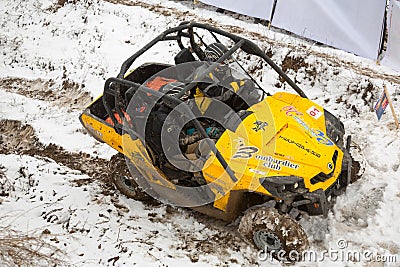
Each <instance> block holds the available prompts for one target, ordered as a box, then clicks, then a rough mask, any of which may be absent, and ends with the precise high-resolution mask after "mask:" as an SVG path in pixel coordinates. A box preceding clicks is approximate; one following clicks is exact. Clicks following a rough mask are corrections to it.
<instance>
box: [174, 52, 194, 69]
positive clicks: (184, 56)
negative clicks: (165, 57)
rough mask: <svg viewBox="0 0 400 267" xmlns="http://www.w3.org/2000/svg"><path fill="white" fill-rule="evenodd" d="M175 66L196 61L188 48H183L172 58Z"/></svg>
mask: <svg viewBox="0 0 400 267" xmlns="http://www.w3.org/2000/svg"><path fill="white" fill-rule="evenodd" d="M174 60H175V64H176V65H178V64H182V63H186V62H192V61H196V59H195V58H194V56H193V54H192V53H191V52H190V51H189V49H188V48H184V49H182V50H181V51H179V53H178V54H177V55H176V56H175V57H174Z"/></svg>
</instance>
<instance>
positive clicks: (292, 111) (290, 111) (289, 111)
mask: <svg viewBox="0 0 400 267" xmlns="http://www.w3.org/2000/svg"><path fill="white" fill-rule="evenodd" d="M282 110H283V111H285V113H286V116H289V117H292V116H293V115H298V116H303V113H301V112H300V111H297V109H296V108H295V107H293V106H285V107H283V108H282Z"/></svg>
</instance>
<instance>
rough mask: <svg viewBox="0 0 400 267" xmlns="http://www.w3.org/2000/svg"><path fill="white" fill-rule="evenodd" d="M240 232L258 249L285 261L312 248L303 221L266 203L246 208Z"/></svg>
mask: <svg viewBox="0 0 400 267" xmlns="http://www.w3.org/2000/svg"><path fill="white" fill-rule="evenodd" d="M239 232H240V233H241V234H242V235H243V236H244V237H245V238H246V240H247V241H248V242H250V243H251V244H253V245H254V246H255V247H256V248H257V249H259V250H262V251H264V252H268V253H271V255H272V256H273V257H274V258H276V259H278V260H283V261H296V260H298V259H300V256H301V254H302V253H303V251H305V250H306V249H307V248H308V239H307V235H306V233H305V232H304V229H303V228H302V227H301V225H300V224H299V223H298V222H297V221H295V220H294V219H293V218H292V217H290V216H289V215H287V214H280V213H279V212H278V211H277V210H275V209H273V208H268V207H262V208H258V209H254V210H250V211H248V212H246V214H245V215H244V216H243V218H242V220H241V221H240V225H239Z"/></svg>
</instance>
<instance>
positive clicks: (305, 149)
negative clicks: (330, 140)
mask: <svg viewBox="0 0 400 267" xmlns="http://www.w3.org/2000/svg"><path fill="white" fill-rule="evenodd" d="M279 138H280V139H282V140H284V141H286V142H288V143H289V144H294V145H296V146H297V147H298V148H300V149H302V150H304V151H306V152H307V153H310V154H311V155H313V156H316V157H317V158H320V157H321V154H319V153H317V152H315V151H314V150H312V149H310V148H307V147H305V146H304V145H302V144H300V143H298V142H296V141H293V140H291V139H289V138H287V137H284V136H279Z"/></svg>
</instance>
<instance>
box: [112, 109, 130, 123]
mask: <svg viewBox="0 0 400 267" xmlns="http://www.w3.org/2000/svg"><path fill="white" fill-rule="evenodd" d="M122 113H124V117H125V119H126V120H127V121H128V123H129V125H132V120H131V117H130V116H129V115H128V113H126V112H125V110H122ZM114 117H115V118H116V119H117V121H118V123H120V124H122V123H123V121H122V119H121V117H120V116H119V114H118V112H114ZM106 122H107V123H109V124H111V125H112V126H114V122H113V121H112V119H111V117H108V118H107V119H106Z"/></svg>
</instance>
